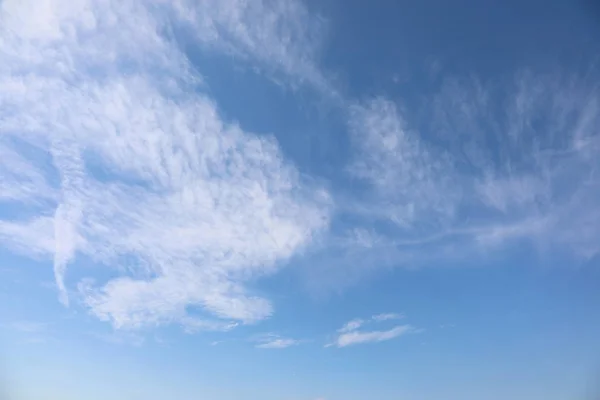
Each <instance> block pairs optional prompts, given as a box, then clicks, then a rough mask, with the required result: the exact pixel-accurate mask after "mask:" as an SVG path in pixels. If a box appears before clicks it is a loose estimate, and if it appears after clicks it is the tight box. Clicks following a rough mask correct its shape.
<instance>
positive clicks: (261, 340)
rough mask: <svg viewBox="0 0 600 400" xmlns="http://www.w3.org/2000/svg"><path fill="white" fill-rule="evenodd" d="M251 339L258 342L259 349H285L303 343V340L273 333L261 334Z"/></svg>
mask: <svg viewBox="0 0 600 400" xmlns="http://www.w3.org/2000/svg"><path fill="white" fill-rule="evenodd" d="M251 340H252V341H254V342H256V343H257V344H256V346H255V347H256V348H259V349H285V348H288V347H292V346H297V345H299V344H301V343H302V340H297V339H291V338H283V337H280V336H279V335H277V334H273V333H269V334H265V335H259V336H256V337H254V338H252V339H251Z"/></svg>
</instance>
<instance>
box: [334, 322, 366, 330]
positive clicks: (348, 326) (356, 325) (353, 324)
mask: <svg viewBox="0 0 600 400" xmlns="http://www.w3.org/2000/svg"><path fill="white" fill-rule="evenodd" d="M364 323H365V321H364V320H362V319H353V320H352V321H348V322H347V323H346V324H345V325H344V326H342V327H341V328H340V329H338V332H340V333H344V332H350V331H353V330H355V329H358V328H360V327H361V326H362V325H363V324H364Z"/></svg>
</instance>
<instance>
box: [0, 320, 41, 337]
mask: <svg viewBox="0 0 600 400" xmlns="http://www.w3.org/2000/svg"><path fill="white" fill-rule="evenodd" d="M8 327H9V328H11V329H12V330H14V331H17V332H20V333H26V334H39V333H44V332H46V331H47V330H48V324H46V323H42V322H33V321H16V322H13V323H11V324H8Z"/></svg>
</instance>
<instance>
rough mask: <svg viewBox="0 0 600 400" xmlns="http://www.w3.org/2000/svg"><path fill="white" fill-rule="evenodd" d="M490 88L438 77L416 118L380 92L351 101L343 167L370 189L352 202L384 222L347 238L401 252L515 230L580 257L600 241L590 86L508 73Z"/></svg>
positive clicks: (599, 123)
mask: <svg viewBox="0 0 600 400" xmlns="http://www.w3.org/2000/svg"><path fill="white" fill-rule="evenodd" d="M499 87H500V88H501V89H499V88H498V87H494V88H492V87H491V86H490V87H488V86H486V85H483V84H481V83H480V82H478V81H477V80H476V79H472V80H468V81H457V80H447V81H446V83H445V84H444V85H443V86H442V88H441V89H440V92H439V93H438V94H437V95H435V96H434V99H433V101H431V100H428V101H427V102H426V103H424V104H423V105H422V108H423V109H422V111H421V112H419V113H415V115H416V116H415V115H412V114H407V113H404V112H402V108H401V106H398V105H397V104H396V103H393V102H391V101H389V100H386V99H383V98H375V99H372V100H368V101H365V102H363V103H360V104H358V105H355V106H354V107H353V112H352V113H351V118H350V126H351V128H352V132H353V138H354V141H355V146H356V149H357V150H356V151H357V156H356V157H357V158H356V160H355V162H354V163H353V165H352V168H351V172H352V174H353V175H354V176H355V177H356V178H359V179H361V180H364V181H365V182H367V183H368V184H369V185H371V186H372V188H373V191H372V194H371V195H368V196H366V197H365V196H363V197H362V198H360V199H359V200H358V201H357V202H355V203H352V207H353V211H354V212H355V213H357V214H358V215H364V216H367V217H368V218H369V219H368V221H372V219H373V218H374V219H378V220H381V221H389V222H391V223H393V224H394V225H395V228H394V229H389V228H385V229H383V230H373V229H372V228H371V232H370V236H369V237H377V238H378V239H377V240H376V241H373V240H369V241H365V240H362V241H355V243H354V245H361V242H364V243H366V244H364V245H363V247H368V248H369V249H370V251H371V252H373V250H375V249H377V248H379V249H383V250H385V249H384V248H387V250H386V251H388V252H395V251H397V250H398V249H400V251H401V252H402V254H404V255H405V257H404V258H405V259H412V256H411V255H410V254H412V255H416V253H415V252H417V251H419V249H422V248H423V246H428V248H431V247H437V248H438V249H442V248H443V247H444V246H447V245H448V244H449V243H452V244H453V247H454V252H455V253H456V254H459V253H463V254H471V253H472V252H471V251H470V250H469V249H470V248H473V246H485V247H486V248H488V249H491V248H492V247H496V246H502V245H505V244H507V243H511V242H512V241H515V240H528V241H530V242H531V243H532V244H534V245H535V246H538V248H540V249H548V248H554V249H560V250H561V251H567V252H571V253H572V254H573V255H575V256H576V257H581V258H583V259H586V258H589V257H592V256H593V255H595V254H597V253H598V251H600V247H599V246H598V244H597V242H595V241H594V240H591V238H592V237H595V236H598V235H599V234H600V231H599V230H597V229H596V227H597V226H599V225H597V224H596V223H595V222H597V218H598V217H599V216H600V208H599V207H598V206H597V204H599V203H598V200H600V179H599V177H598V174H597V172H596V171H597V170H598V167H599V166H600V162H599V161H598V160H600V158H598V157H597V154H598V152H599V150H600V137H599V135H598V132H599V130H598V128H599V127H600V113H599V112H598V111H597V110H598V107H597V105H598V104H600V92H599V91H598V88H597V86H595V85H588V83H587V82H586V81H585V80H584V79H583V78H581V79H578V77H573V76H567V77H562V76H558V75H557V76H553V77H551V78H546V77H538V76H535V75H533V74H519V75H517V76H516V78H515V80H514V81H513V82H506V83H505V84H504V85H500V86H499ZM423 118H425V120H423ZM592 221H594V222H592ZM369 226H372V225H369ZM354 230H356V228H354ZM407 253H409V254H408V255H407ZM422 253H423V252H421V254H422ZM441 253H443V252H441ZM417 258H418V257H417Z"/></svg>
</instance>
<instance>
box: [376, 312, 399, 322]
mask: <svg viewBox="0 0 600 400" xmlns="http://www.w3.org/2000/svg"><path fill="white" fill-rule="evenodd" d="M403 317H404V316H403V315H402V314H397V313H384V314H377V315H373V317H372V319H373V321H377V322H382V321H390V320H394V319H401V318H403Z"/></svg>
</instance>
